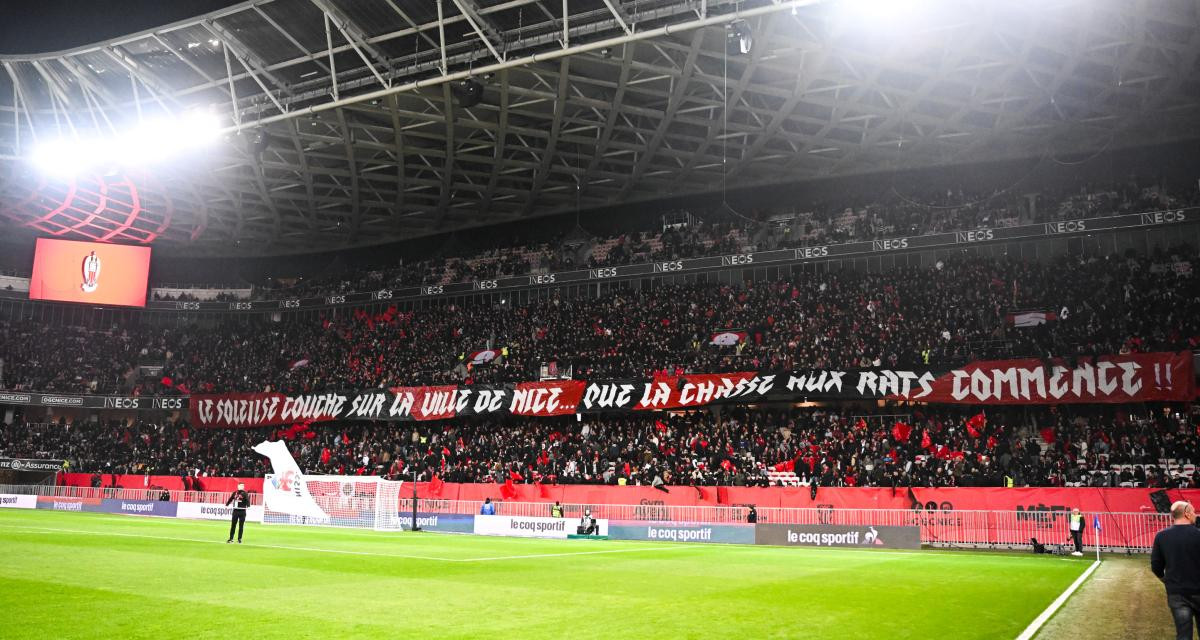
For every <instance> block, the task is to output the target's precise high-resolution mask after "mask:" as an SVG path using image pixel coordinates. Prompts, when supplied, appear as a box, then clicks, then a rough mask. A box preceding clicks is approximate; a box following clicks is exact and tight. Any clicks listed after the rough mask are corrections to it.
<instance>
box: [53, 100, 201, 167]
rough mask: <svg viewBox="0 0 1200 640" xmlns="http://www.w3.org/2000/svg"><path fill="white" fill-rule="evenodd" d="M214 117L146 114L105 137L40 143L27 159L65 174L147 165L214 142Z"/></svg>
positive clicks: (198, 113)
mask: <svg viewBox="0 0 1200 640" xmlns="http://www.w3.org/2000/svg"><path fill="white" fill-rule="evenodd" d="M220 132H221V122H220V120H219V119H218V118H217V117H216V116H214V115H213V114H211V113H208V112H206V111H201V110H196V111H189V112H187V113H184V114H181V115H178V116H163V117H152V118H147V119H145V120H142V121H141V122H140V123H138V124H137V125H136V126H134V127H132V128H130V129H127V130H124V131H119V132H117V133H115V134H111V135H107V136H96V137H86V136H72V137H63V138H57V139H53V140H47V141H45V142H42V143H40V144H38V145H37V146H36V148H34V150H33V153H32V154H31V156H30V161H31V162H32V163H33V165H34V166H35V167H37V168H38V169H39V170H40V171H42V172H43V173H45V174H47V175H50V176H54V177H58V178H70V177H74V176H76V175H79V174H80V173H86V172H89V171H102V172H107V171H110V170H114V169H127V168H132V167H147V166H151V165H154V164H157V163H160V162H164V161H166V160H169V159H171V158H174V157H178V156H179V155H181V154H183V153H186V152H189V151H196V150H199V149H203V148H204V147H206V146H208V145H210V144H212V143H213V142H215V141H216V140H217V138H218V137H219V135H220Z"/></svg>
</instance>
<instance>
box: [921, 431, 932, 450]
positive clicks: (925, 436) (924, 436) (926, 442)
mask: <svg viewBox="0 0 1200 640" xmlns="http://www.w3.org/2000/svg"><path fill="white" fill-rule="evenodd" d="M921 448H922V449H932V448H933V439H932V438H930V437H929V431H928V430H926V431H924V432H922V433H921Z"/></svg>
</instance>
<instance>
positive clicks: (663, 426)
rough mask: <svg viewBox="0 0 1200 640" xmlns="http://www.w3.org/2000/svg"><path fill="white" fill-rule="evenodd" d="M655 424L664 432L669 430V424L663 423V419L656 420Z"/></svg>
mask: <svg viewBox="0 0 1200 640" xmlns="http://www.w3.org/2000/svg"><path fill="white" fill-rule="evenodd" d="M654 426H655V427H657V428H658V430H659V431H662V432H666V430H667V425H665V424H663V423H662V420H655V421H654Z"/></svg>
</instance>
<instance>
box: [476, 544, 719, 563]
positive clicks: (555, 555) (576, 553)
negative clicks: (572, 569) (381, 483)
mask: <svg viewBox="0 0 1200 640" xmlns="http://www.w3.org/2000/svg"><path fill="white" fill-rule="evenodd" d="M700 548H702V547H700V546H699V545H695V546H693V545H688V546H679V545H676V546H669V547H668V546H654V547H635V548H633V549H604V550H601V551H567V552H565V553H531V554H528V555H523V556H494V557H491V558H463V559H461V560H456V561H455V562H484V561H487V560H523V559H526V558H558V557H562V556H591V555H596V554H600V553H633V552H635V551H673V550H678V549H700Z"/></svg>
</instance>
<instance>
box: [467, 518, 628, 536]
mask: <svg viewBox="0 0 1200 640" xmlns="http://www.w3.org/2000/svg"><path fill="white" fill-rule="evenodd" d="M579 522H580V519H579V518H539V517H533V516H475V533H476V534H478V535H483V536H510V537H517V538H558V539H562V540H565V539H566V538H567V536H568V535H574V534H576V533H578V531H579ZM596 526H597V527H599V529H600V530H599V531H598V532H597V533H598V534H599V535H602V536H606V535H608V520H600V519H597V520H596Z"/></svg>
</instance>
